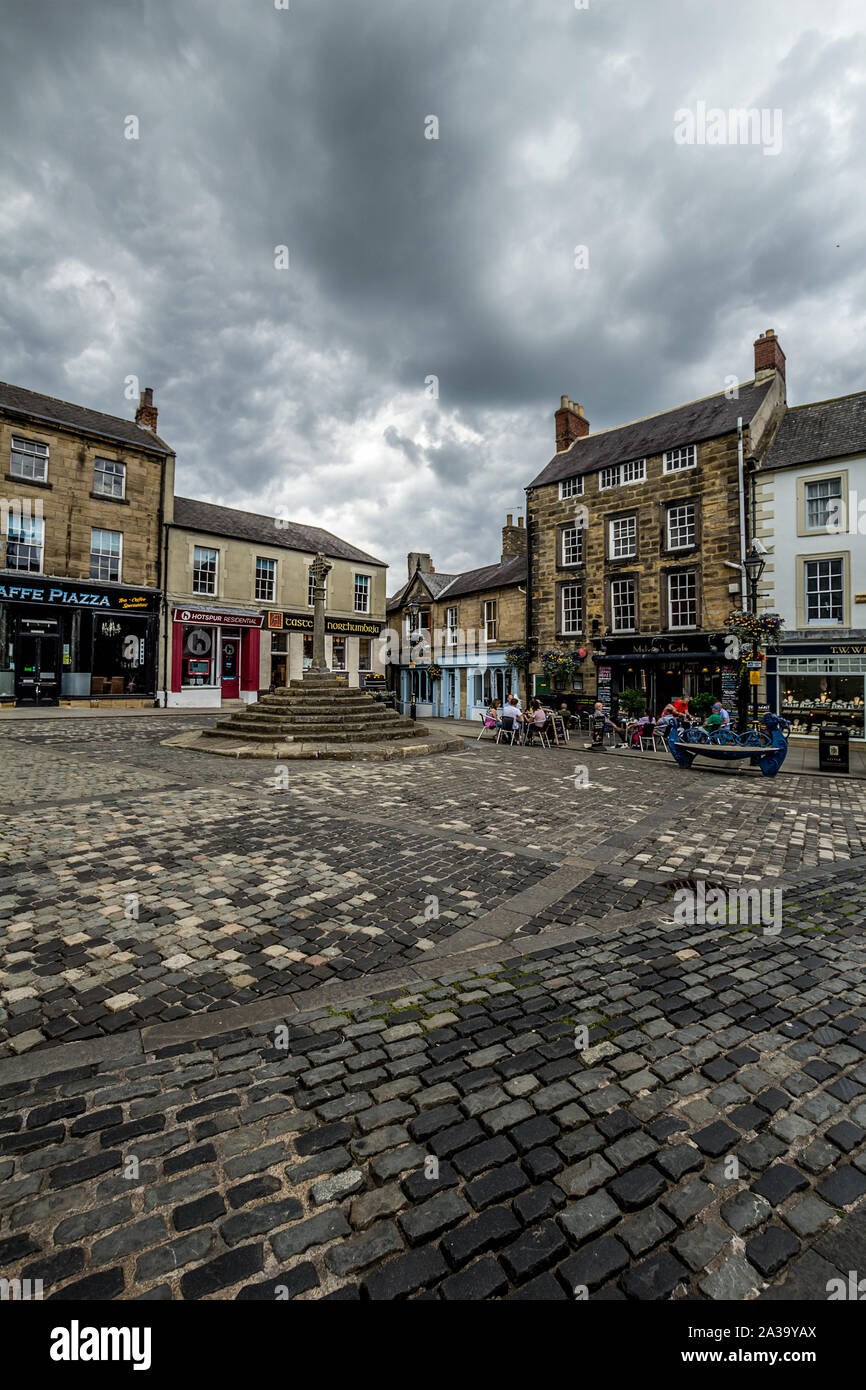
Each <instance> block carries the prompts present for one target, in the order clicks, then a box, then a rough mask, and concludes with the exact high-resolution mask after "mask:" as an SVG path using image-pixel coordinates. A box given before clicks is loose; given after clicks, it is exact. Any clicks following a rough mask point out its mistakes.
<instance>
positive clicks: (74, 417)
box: [0, 381, 174, 454]
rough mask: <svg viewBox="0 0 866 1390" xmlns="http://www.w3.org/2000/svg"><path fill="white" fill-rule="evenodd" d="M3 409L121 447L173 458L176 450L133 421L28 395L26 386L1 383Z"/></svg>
mask: <svg viewBox="0 0 866 1390" xmlns="http://www.w3.org/2000/svg"><path fill="white" fill-rule="evenodd" d="M0 409H3V410H8V411H10V412H11V413H13V414H17V415H32V416H34V417H36V418H37V419H40V420H44V421H46V423H50V424H52V425H67V426H68V427H69V428H71V429H75V430H81V431H82V433H85V434H95V435H99V436H100V437H101V438H102V439H111V440H113V441H115V442H118V443H121V444H134V445H135V447H136V449H143V450H145V451H146V452H147V453H151V454H173V453H174V450H173V449H172V448H170V447H169V445H168V444H166V443H165V441H164V440H162V439H160V438H159V436H158V435H156V434H154V433H153V431H152V430H145V429H142V427H141V426H140V425H137V424H136V423H135V421H134V420H124V419H123V417H122V416H119V415H103V413H102V411H101V410H88V408H87V406H84V405H73V404H72V402H71V401H58V400H57V399H56V398H55V397H54V396H42V395H40V394H39V392H38V391H26V390H25V389H24V387H23V386H10V384H9V382H8V381H0Z"/></svg>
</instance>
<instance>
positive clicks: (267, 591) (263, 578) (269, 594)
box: [256, 555, 277, 603]
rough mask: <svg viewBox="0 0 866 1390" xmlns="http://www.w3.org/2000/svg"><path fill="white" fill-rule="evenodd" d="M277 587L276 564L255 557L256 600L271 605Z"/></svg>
mask: <svg viewBox="0 0 866 1390" xmlns="http://www.w3.org/2000/svg"><path fill="white" fill-rule="evenodd" d="M276 587H277V562H276V560H266V559H265V558H264V556H262V555H257V556H256V598H258V599H263V600H264V602H265V603H273V601H274V594H275V591H276Z"/></svg>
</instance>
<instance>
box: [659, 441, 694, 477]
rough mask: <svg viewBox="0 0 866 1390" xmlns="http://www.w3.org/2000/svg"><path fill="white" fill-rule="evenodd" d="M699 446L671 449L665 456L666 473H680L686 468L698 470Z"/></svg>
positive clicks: (690, 445)
mask: <svg viewBox="0 0 866 1390" xmlns="http://www.w3.org/2000/svg"><path fill="white" fill-rule="evenodd" d="M697 465H698V446H697V444H683V445H681V446H680V447H679V448H678V449H669V450H668V451H667V453H666V454H665V455H664V471H665V473H679V472H681V471H682V470H683V469H684V468H697Z"/></svg>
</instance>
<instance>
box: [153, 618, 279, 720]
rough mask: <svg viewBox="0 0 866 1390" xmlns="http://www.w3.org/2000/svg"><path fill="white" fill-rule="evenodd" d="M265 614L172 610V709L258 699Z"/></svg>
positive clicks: (168, 699) (169, 702)
mask: <svg viewBox="0 0 866 1390" xmlns="http://www.w3.org/2000/svg"><path fill="white" fill-rule="evenodd" d="M262 622H263V615H262V614H261V613H251V612H241V611H238V610H235V609H196V608H174V609H173V610H172V625H171V681H170V689H169V690H168V692H167V695H166V704H167V705H169V706H181V707H182V706H188V707H194V708H198V709H219V708H220V706H221V705H222V704H223V702H224V701H231V700H243V701H244V702H245V703H246V704H253V703H254V702H255V701H256V700H257V699H258V696H259V653H260V635H261V627H262Z"/></svg>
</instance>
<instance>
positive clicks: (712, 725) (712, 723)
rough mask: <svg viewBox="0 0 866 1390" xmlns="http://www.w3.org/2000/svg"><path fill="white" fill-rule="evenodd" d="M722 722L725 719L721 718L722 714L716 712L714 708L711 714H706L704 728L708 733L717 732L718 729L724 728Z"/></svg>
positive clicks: (723, 722)
mask: <svg viewBox="0 0 866 1390" xmlns="http://www.w3.org/2000/svg"><path fill="white" fill-rule="evenodd" d="M724 724H725V721H724V720H723V719H722V716H721V715H720V714H718V713H717V712H716V710H713V712H712V714H708V715H707V722H706V723H705V725H704V728H705V729H706V731H707V733H708V734H717V733H718V732H719V730H720V729H722V728H724Z"/></svg>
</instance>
